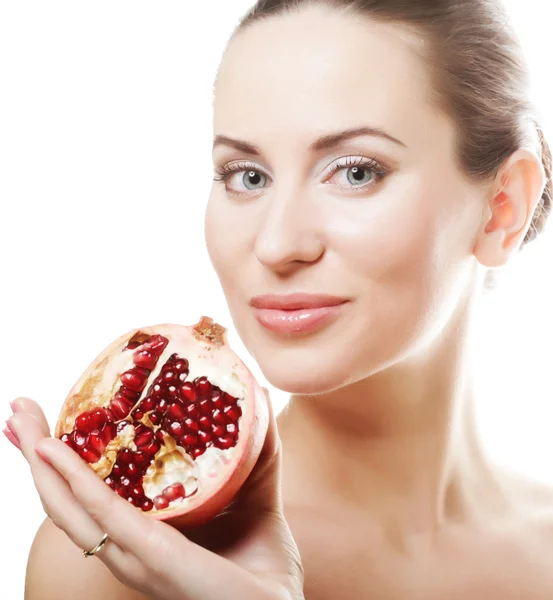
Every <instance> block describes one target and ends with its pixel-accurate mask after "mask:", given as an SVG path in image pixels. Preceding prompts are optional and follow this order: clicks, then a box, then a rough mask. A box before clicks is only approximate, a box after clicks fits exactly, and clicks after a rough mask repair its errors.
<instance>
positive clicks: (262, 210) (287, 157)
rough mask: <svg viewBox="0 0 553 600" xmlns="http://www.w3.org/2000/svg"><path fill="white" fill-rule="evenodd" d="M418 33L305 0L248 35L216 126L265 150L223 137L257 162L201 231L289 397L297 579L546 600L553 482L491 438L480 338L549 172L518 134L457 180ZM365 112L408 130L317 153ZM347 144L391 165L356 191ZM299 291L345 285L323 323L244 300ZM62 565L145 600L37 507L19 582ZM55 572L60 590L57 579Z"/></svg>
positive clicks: (247, 338) (441, 594) (395, 599)
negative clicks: (286, 331) (503, 269)
mask: <svg viewBox="0 0 553 600" xmlns="http://www.w3.org/2000/svg"><path fill="white" fill-rule="evenodd" d="M283 39H286V44H285V45H284V46H283V45H282V44H281V43H280V42H281V40H283ZM423 46H424V41H423V40H421V39H420V37H419V36H416V35H414V34H413V33H411V32H408V31H407V30H405V29H404V28H402V27H401V26H399V25H391V24H390V25H383V24H375V23H371V22H370V21H355V20H353V19H351V17H347V16H340V15H337V14H336V13H331V12H325V11H323V10H321V9H315V8H312V9H306V10H304V11H302V12H301V13H298V14H292V15H288V16H285V17H278V18H273V19H269V20H267V21H266V22H263V23H259V24H256V25H255V26H254V27H252V28H251V29H250V30H247V31H246V32H244V33H242V34H241V35H240V36H239V37H238V38H236V39H235V40H234V41H233V43H232V44H231V46H230V47H229V49H228V51H227V53H226V55H225V57H224V59H223V63H222V65H221V69H220V73H219V78H218V82H217V91H216V97H215V106H214V108H215V111H214V117H215V120H214V131H215V134H221V135H226V136H231V137H233V138H237V139H240V140H245V141H248V142H250V143H251V144H255V145H256V146H258V147H259V149H260V151H261V154H260V155H253V154H248V153H246V152H244V151H243V150H237V149H235V148H231V147H229V146H223V145H220V146H218V147H217V148H215V149H214V164H215V165H216V167H219V168H221V167H222V166H223V165H226V164H230V163H237V162H244V161H246V162H247V163H249V164H248V166H247V167H243V168H242V171H241V172H239V173H235V174H233V175H232V176H231V177H230V179H228V180H227V181H226V182H225V183H223V182H216V183H214V186H213V189H212V193H211V195H210V198H209V203H208V207H207V212H206V229H205V232H206V241H207V247H208V250H209V254H210V258H211V260H212V263H213V266H214V268H215V270H216V272H217V274H218V276H219V279H220V281H221V284H222V287H223V290H224V292H225V296H226V300H227V303H228V305H229V308H230V311H231V313H232V317H233V320H234V324H235V326H236V328H237V331H238V333H239V334H240V336H241V338H242V340H243V341H244V343H245V345H246V347H247V348H248V350H249V351H250V352H251V353H252V355H253V356H254V357H255V359H256V360H257V362H258V364H259V365H260V367H261V369H262V371H263V373H264V375H265V376H266V378H267V379H268V380H269V381H270V382H271V384H273V385H274V386H275V387H277V388H279V389H282V390H286V391H288V392H290V393H291V401H290V404H289V406H288V407H287V408H286V409H285V411H284V412H283V413H281V415H280V416H279V419H278V425H279V432H280V436H281V439H282V445H283V463H282V469H283V472H282V493H283V501H284V514H285V516H286V519H287V521H288V523H289V525H290V527H291V530H292V533H293V535H294V538H295V540H296V542H297V544H298V547H299V550H300V554H301V557H302V560H303V565H304V569H305V597H306V598H308V600H327V599H328V600H330V599H335V598H344V599H346V598H347V599H348V600H361V599H363V600H366V599H375V600H388V599H389V600H399V599H402V600H405V599H406V598H409V600H416V599H419V598H420V599H421V600H422V599H424V600H438V599H443V598H448V600H456V599H466V598H471V599H472V600H481V599H482V600H495V599H497V600H511V599H515V598H516V599H519V598H525V599H526V598H532V599H536V600H539V599H542V598H543V600H545V599H546V598H547V599H549V598H551V597H552V596H553V576H552V575H551V569H550V564H551V559H552V558H553V552H552V550H551V549H552V547H553V515H552V511H553V492H552V491H551V490H549V489H546V488H544V487H542V486H540V485H538V484H534V483H532V482H527V481H525V480H523V479H522V478H521V477H520V476H516V475H513V474H510V473H507V472H506V471H504V470H503V469H501V468H499V467H498V466H496V465H494V464H493V463H492V462H491V461H490V460H489V458H488V457H487V456H486V454H485V452H484V451H483V449H482V446H481V444H480V442H479V440H478V437H477V435H476V426H475V421H474V417H473V412H472V407H473V402H474V401H475V398H474V396H473V391H472V377H471V364H470V353H469V351H468V348H469V342H470V339H471V335H472V330H471V314H472V311H473V309H474V303H475V301H476V299H477V297H478V294H480V293H481V285H482V281H483V277H484V275H485V270H486V268H489V267H500V266H502V265H504V264H506V263H507V262H508V260H509V259H510V257H511V256H512V255H513V254H515V253H516V251H517V249H518V248H519V246H520V244H521V243H522V240H523V239H524V235H525V233H526V231H527V230H528V227H529V225H530V222H531V218H532V214H533V212H534V209H535V207H536V204H537V202H538V200H539V198H540V196H541V193H542V190H543V186H544V184H545V179H544V172H543V168H542V165H541V163H540V161H539V159H538V157H537V155H536V154H535V152H534V151H533V150H532V149H520V150H518V151H517V152H515V153H514V154H513V155H511V156H510V157H509V158H508V159H507V160H506V161H505V163H504V164H503V166H502V168H501V170H500V172H499V173H498V175H497V178H496V179H495V181H494V182H492V183H491V184H489V185H486V186H475V184H474V183H472V182H469V181H467V179H466V178H465V177H463V175H462V174H461V173H460V172H459V170H458V168H457V167H456V165H455V162H454V159H453V148H454V140H455V128H454V124H453V123H452V122H451V121H450V120H449V119H448V118H447V117H445V116H444V115H442V114H440V113H439V112H438V111H437V110H436V109H435V108H434V107H432V106H430V104H429V101H428V98H429V96H430V85H431V84H430V77H429V74H428V73H427V72H426V67H425V66H424V64H423V62H422V61H421V60H420V58H419V56H418V55H417V52H418V51H419V50H421V48H422V47H423ZM275 48H278V53H275ZM275 55H278V56H277V58H278V60H275ZM268 65H270V68H268ZM361 125H366V126H369V125H370V126H373V127H380V128H381V129H383V130H384V131H386V132H387V133H388V134H390V135H392V136H394V137H395V138H397V139H399V140H400V141H401V144H398V143H394V142H392V141H389V140H386V139H383V138H379V137H375V136H362V137H357V138H355V139H352V140H350V141H349V142H345V143H342V145H340V146H337V147H334V148H330V149H328V148H327V149H325V150H322V151H319V152H317V153H315V154H314V153H312V152H310V151H309V145H310V144H311V143H312V142H313V141H314V140H315V139H316V138H318V137H319V136H321V135H324V134H327V133H329V132H336V131H339V130H343V129H347V128H350V127H359V126H361ZM343 157H361V158H365V159H371V158H374V159H375V160H376V161H377V162H378V163H379V164H381V165H382V166H385V167H386V168H387V169H388V171H389V173H388V175H387V177H385V178H384V179H383V180H381V181H378V180H374V181H375V182H374V183H372V184H371V183H369V184H368V186H367V187H366V188H365V189H364V191H363V192H361V193H360V192H359V191H356V190H355V189H354V188H355V186H356V182H355V181H354V180H353V181H352V180H349V179H348V177H347V174H348V172H350V173H351V167H349V169H348V167H347V166H344V167H343V168H342V169H341V170H340V171H338V172H336V173H334V174H333V175H331V174H330V172H329V170H328V167H329V166H330V165H331V164H334V163H336V162H337V161H338V159H340V158H343ZM364 168H365V169H367V167H364ZM251 171H255V172H256V173H255V177H254V178H253V177H251V176H249V175H248V174H249V173H250V172H251ZM368 172H369V173H370V170H368ZM260 174H261V175H260ZM260 177H261V180H260ZM371 181H373V180H371ZM260 182H261V184H262V185H261V186H260ZM246 185H248V186H249V187H246ZM361 185H364V184H361ZM257 186H260V187H257ZM359 187H360V186H359ZM240 194H242V195H240ZM500 194H503V195H502V196H500ZM500 197H501V198H502V199H504V200H505V201H504V202H498V198H500ZM490 222H491V223H492V225H493V226H490V227H488V228H486V226H487V225H489V224H490ZM297 291H299V292H312V293H333V294H337V295H340V296H344V297H346V298H347V299H348V300H349V302H348V304H347V305H346V307H345V310H344V311H343V313H342V315H341V316H340V317H339V318H338V319H337V320H336V321H334V322H332V323H331V324H329V325H328V326H327V327H325V328H324V329H323V330H321V331H319V332H317V333H315V334H312V335H302V336H294V337H285V336H280V335H278V334H275V333H272V332H269V331H267V330H265V329H264V328H263V327H262V326H261V325H260V324H259V323H258V322H257V321H256V320H255V318H254V316H253V314H252V311H251V308H250V306H249V300H250V298H251V296H254V295H258V294H264V293H281V294H287V293H291V292H297ZM507 334H508V332H506V335H507ZM39 565H42V566H39ZM62 572H63V573H71V574H72V578H75V581H77V580H78V581H82V580H83V579H85V580H86V581H88V582H89V587H90V588H93V589H94V591H93V592H92V591H90V594H91V595H90V596H88V598H99V597H109V598H110V599H113V600H138V599H139V598H145V596H140V595H137V593H136V592H133V591H131V590H128V589H126V588H124V586H122V584H120V583H119V582H118V581H117V580H116V579H115V578H114V577H113V575H112V574H111V573H110V572H109V571H108V570H107V569H106V568H105V566H104V565H103V564H102V563H101V562H99V561H86V562H85V561H83V560H82V559H81V557H80V550H79V549H78V548H76V547H75V546H74V545H72V543H71V542H70V541H69V540H67V538H66V537H65V535H64V534H63V532H60V531H58V530H56V529H55V528H54V527H53V526H52V525H51V524H50V523H48V522H46V523H45V524H44V525H43V527H42V528H41V530H40V531H39V533H38V535H37V539H36V541H35V545H34V547H33V551H32V553H31V557H30V561H29V574H28V581H29V589H30V588H31V587H33V585H36V582H37V581H44V579H43V578H44V576H45V573H50V578H51V579H52V578H53V579H56V575H55V574H56V573H62ZM52 574H53V575H52ZM56 585H57V586H59V587H58V588H57V590H56ZM65 585H66V586H67V582H66V583H65ZM52 586H53V588H52V589H53V590H54V592H55V593H54V592H53V593H52V597H55V598H61V596H60V589H61V586H62V583H61V579H59V578H58V579H57V584H56V583H52ZM65 589H66V590H68V592H67V593H70V592H72V594H73V595H71V594H70V595H69V596H68V598H69V597H71V598H73V597H76V596H75V590H76V589H77V588H76V587H73V588H72V587H71V586H69V587H66V588H65ZM39 597H40V598H43V596H39V595H36V594H34V595H33V594H29V595H28V600H34V599H35V598H36V599H38V598H39ZM79 597H80V598H81V599H82V600H85V599H86V598H87V597H86V596H82V595H80V596H79ZM44 598H46V596H44Z"/></svg>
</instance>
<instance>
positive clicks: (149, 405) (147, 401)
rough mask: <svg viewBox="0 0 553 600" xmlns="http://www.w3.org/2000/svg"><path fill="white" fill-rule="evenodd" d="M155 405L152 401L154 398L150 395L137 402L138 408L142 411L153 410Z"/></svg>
mask: <svg viewBox="0 0 553 600" xmlns="http://www.w3.org/2000/svg"><path fill="white" fill-rule="evenodd" d="M155 405H156V403H155V402H154V399H153V398H152V397H151V396H148V397H147V398H144V400H142V402H141V403H140V404H139V407H140V410H142V411H144V412H150V411H151V410H154V408H155Z"/></svg>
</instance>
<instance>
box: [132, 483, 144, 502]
mask: <svg viewBox="0 0 553 600" xmlns="http://www.w3.org/2000/svg"><path fill="white" fill-rule="evenodd" d="M130 494H131V496H132V497H133V498H136V499H137V500H140V499H141V498H142V496H144V489H143V487H142V486H141V485H133V486H132V487H131V491H130Z"/></svg>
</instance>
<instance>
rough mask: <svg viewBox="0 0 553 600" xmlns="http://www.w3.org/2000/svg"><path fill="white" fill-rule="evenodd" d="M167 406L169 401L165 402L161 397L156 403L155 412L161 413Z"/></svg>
mask: <svg viewBox="0 0 553 600" xmlns="http://www.w3.org/2000/svg"><path fill="white" fill-rule="evenodd" d="M168 406H169V402H167V400H165V398H161V399H160V401H159V402H158V403H157V409H156V412H158V413H161V414H163V413H164V412H165V410H166V409H167V407H168Z"/></svg>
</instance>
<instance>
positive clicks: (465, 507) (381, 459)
mask: <svg viewBox="0 0 553 600" xmlns="http://www.w3.org/2000/svg"><path fill="white" fill-rule="evenodd" d="M467 321H468V319H465V322H467ZM448 329H449V331H445V330H444V332H443V334H442V336H441V337H440V339H439V340H435V342H434V345H433V347H432V348H426V349H425V351H424V358H421V356H417V357H415V358H412V359H409V360H405V361H403V362H402V363H401V364H396V365H394V366H392V367H391V368H389V369H387V370H383V371H380V372H378V373H376V374H374V375H371V376H370V377H368V378H366V379H363V380H361V381H358V382H356V383H354V384H351V385H348V386H347V387H342V388H339V389H336V390H333V391H331V392H327V393H322V394H317V395H301V396H296V395H292V396H291V399H290V403H289V404H288V407H287V408H286V409H285V410H284V411H283V413H281V415H280V418H279V421H280V423H279V431H280V434H281V437H282V441H283V454H284V465H285V466H284V472H285V475H286V478H285V480H284V482H283V485H284V491H285V494H286V495H287V497H288V498H290V499H291V501H292V502H293V503H296V502H298V503H302V502H303V500H309V501H310V502H311V503H313V502H314V501H315V505H317V504H318V505H319V506H320V505H321V504H323V505H325V506H327V505H328V506H335V505H339V506H340V507H341V510H343V508H344V506H349V507H351V509H352V510H353V509H355V510H357V509H359V510H361V511H366V512H367V513H369V514H370V516H371V518H376V519H377V520H378V521H379V522H381V524H382V525H383V526H384V527H385V528H386V529H388V530H389V531H390V533H391V535H394V537H395V538H400V539H403V540H406V539H407V538H408V537H412V535H413V534H414V535H416V536H417V537H420V534H423V533H425V534H433V533H436V532H437V531H439V530H440V529H441V528H442V527H443V526H444V524H445V523H446V522H452V521H455V522H459V521H465V520H469V519H479V518H482V519H486V518H487V516H488V515H490V514H493V515H496V516H497V515H499V514H500V513H501V512H502V511H503V510H507V509H508V506H509V505H508V502H507V499H506V497H505V495H504V492H503V490H502V488H501V485H500V484H499V482H498V481H497V480H496V478H495V476H494V474H493V471H492V469H491V468H490V466H489V464H488V461H487V459H486V457H485V453H484V451H483V450H482V448H481V445H480V443H479V440H478V438H477V435H476V424H475V418H474V410H473V400H474V398H473V391H472V378H471V375H470V366H469V365H468V360H467V352H466V350H467V346H468V339H467V338H468V336H467V335H465V334H463V335H460V333H459V332H460V329H459V322H458V320H457V322H456V323H453V322H452V323H450V325H449V326H448ZM296 494H297V496H296ZM323 498H324V499H325V500H324V501H323V500H322V499H323Z"/></svg>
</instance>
